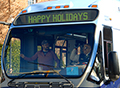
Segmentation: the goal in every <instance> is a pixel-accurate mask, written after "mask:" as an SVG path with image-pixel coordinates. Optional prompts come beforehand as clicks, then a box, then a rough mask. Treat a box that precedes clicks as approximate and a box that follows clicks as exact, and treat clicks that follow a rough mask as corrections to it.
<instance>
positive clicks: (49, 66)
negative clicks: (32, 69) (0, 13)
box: [28, 61, 74, 88]
mask: <svg viewBox="0 0 120 88" xmlns="http://www.w3.org/2000/svg"><path fill="white" fill-rule="evenodd" d="M28 62H29V63H33V64H40V65H43V66H47V67H48V68H50V69H51V70H53V73H54V72H55V73H57V74H58V75H59V76H60V77H62V78H63V79H65V80H66V81H67V82H68V83H70V84H71V86H72V88H73V87H74V85H73V83H72V82H71V81H70V80H68V79H67V78H66V77H64V76H63V75H61V74H60V73H59V72H58V71H55V70H54V69H53V68H51V67H54V66H51V65H46V64H43V63H34V62H30V61H28ZM48 73H50V72H48Z"/></svg>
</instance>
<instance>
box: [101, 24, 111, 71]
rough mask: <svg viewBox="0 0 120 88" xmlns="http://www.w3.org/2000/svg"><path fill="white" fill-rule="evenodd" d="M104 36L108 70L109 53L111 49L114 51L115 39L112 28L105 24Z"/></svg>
mask: <svg viewBox="0 0 120 88" xmlns="http://www.w3.org/2000/svg"><path fill="white" fill-rule="evenodd" d="M103 38H104V40H103V41H104V58H105V68H106V71H107V70H108V54H109V52H110V51H113V43H112V42H113V40H112V29H111V28H110V27H108V26H105V27H104V29H103Z"/></svg>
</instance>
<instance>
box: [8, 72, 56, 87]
mask: <svg viewBox="0 0 120 88" xmlns="http://www.w3.org/2000/svg"><path fill="white" fill-rule="evenodd" d="M48 73H56V72H48V71H44V72H40V71H32V72H25V73H23V74H20V75H19V76H18V77H17V78H14V79H12V80H10V81H9V82H8V86H10V85H11V83H12V82H13V81H14V80H15V79H18V78H24V77H25V76H26V75H31V74H48Z"/></svg>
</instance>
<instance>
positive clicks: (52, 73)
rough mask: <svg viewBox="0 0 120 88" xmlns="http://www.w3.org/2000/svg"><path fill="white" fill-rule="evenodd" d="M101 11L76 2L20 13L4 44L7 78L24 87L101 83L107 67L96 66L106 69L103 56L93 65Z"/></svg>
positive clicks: (69, 87) (9, 82)
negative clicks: (55, 7) (77, 4)
mask: <svg viewBox="0 0 120 88" xmlns="http://www.w3.org/2000/svg"><path fill="white" fill-rule="evenodd" d="M66 7H67V6H66ZM68 7H69V6H68ZM26 11H27V9H26ZM98 14H99V11H98V10H97V9H93V8H91V9H90V8H88V9H87V8H85V9H78V8H77V9H73V8H72V9H57V10H44V11H38V12H26V13H21V14H20V15H18V16H17V17H16V19H15V20H14V22H13V23H12V24H11V27H10V29H9V31H8V34H7V37H6V40H5V43H4V46H3V53H2V63H3V65H2V67H3V73H4V74H3V76H2V77H3V78H4V80H2V84H3V85H4V86H5V87H7V86H8V87H25V88H29V87H30V88H33V87H34V88H36V87H39V88H74V87H99V85H98V84H99V83H100V82H101V79H102V73H99V74H97V73H96V71H94V70H97V71H101V69H99V67H100V65H101V64H100V63H102V62H99V67H97V66H96V68H94V69H93V65H94V60H95V57H96V53H97V48H95V46H97V45H95V43H96V41H95V39H96V38H95V36H97V33H96V23H97V17H98ZM97 41H98V40H97ZM98 42H99V41H98ZM99 50H100V49H99ZM98 57H99V56H98ZM98 59H100V57H99V58H98ZM100 60H101V59H100ZM100 60H99V61H100ZM3 85H1V87H2V88H4V86H3Z"/></svg>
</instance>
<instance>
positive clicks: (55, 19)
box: [14, 9, 98, 25]
mask: <svg viewBox="0 0 120 88" xmlns="http://www.w3.org/2000/svg"><path fill="white" fill-rule="evenodd" d="M97 16H98V10H96V9H72V10H59V11H58V10H57V11H46V12H37V13H31V14H24V15H20V16H19V17H18V18H17V19H16V20H15V21H14V25H30V24H47V23H63V22H84V21H93V20H95V19H96V17H97Z"/></svg>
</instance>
